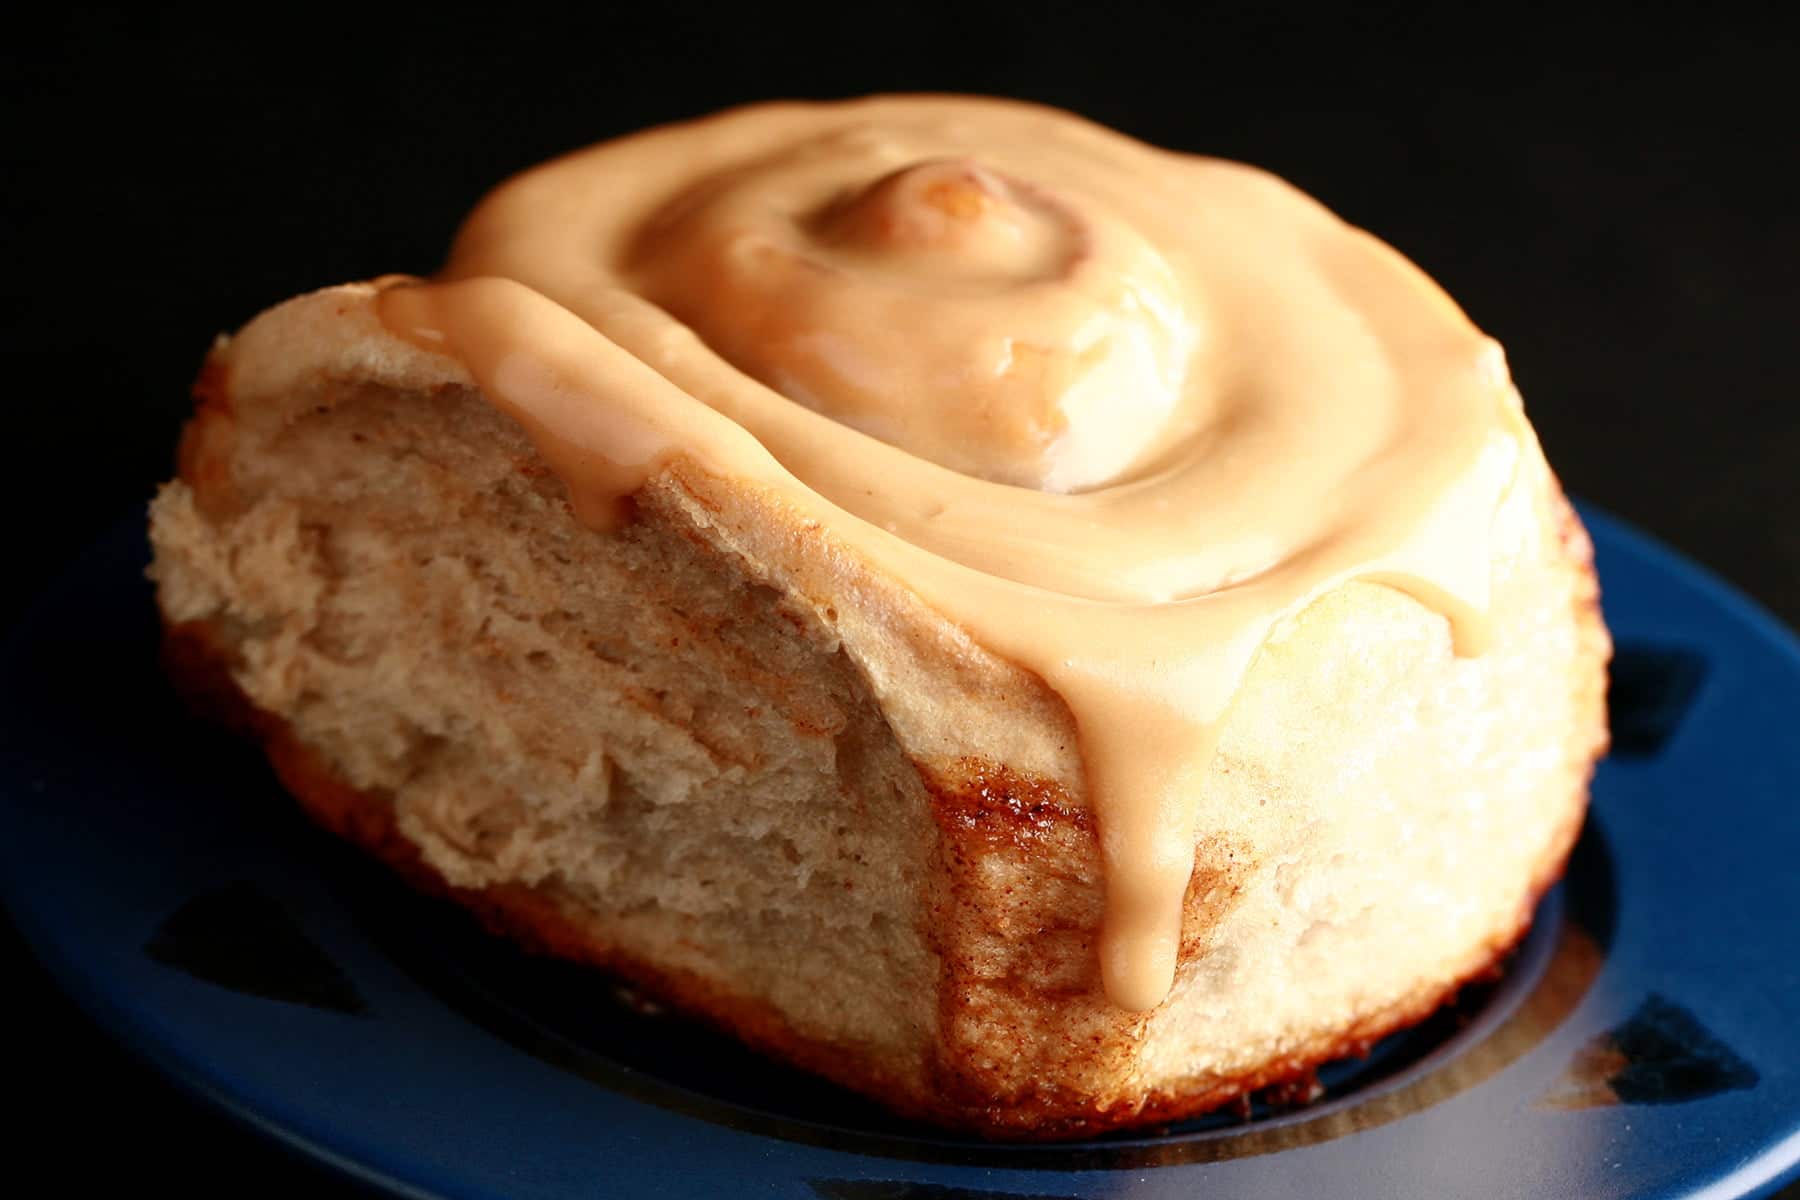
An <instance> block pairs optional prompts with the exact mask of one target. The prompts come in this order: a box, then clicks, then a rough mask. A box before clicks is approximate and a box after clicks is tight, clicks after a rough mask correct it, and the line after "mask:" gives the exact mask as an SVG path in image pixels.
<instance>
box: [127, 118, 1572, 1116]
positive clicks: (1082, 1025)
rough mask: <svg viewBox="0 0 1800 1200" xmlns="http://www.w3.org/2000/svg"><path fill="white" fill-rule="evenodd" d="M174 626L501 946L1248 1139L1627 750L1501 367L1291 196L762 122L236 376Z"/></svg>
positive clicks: (1521, 925) (1050, 142)
mask: <svg viewBox="0 0 1800 1200" xmlns="http://www.w3.org/2000/svg"><path fill="white" fill-rule="evenodd" d="M196 390H197V395H198V398H199V405H198V408H197V411H196V413H195V416H194V418H193V420H192V422H191V423H190V424H189V426H188V429H187V432H186V434H185V437H184V439H183V444H182V458H181V466H180V476H179V478H177V479H176V480H174V481H173V482H171V483H170V484H168V485H167V486H166V487H165V488H164V489H163V490H162V492H161V494H160V495H159V496H158V498H157V500H156V502H155V504H154V506H153V509H152V521H151V536H152V540H153V543H154V547H155V563H154V566H153V568H152V573H153V575H154V577H155V579H156V582H157V585H158V598H159V602H160V604H161V608H162V612H163V614H164V617H165V621H166V627H167V630H168V644H169V649H170V661H171V663H172V664H174V665H175V667H176V669H177V673H178V675H179V676H180V677H182V678H183V679H185V680H187V681H188V682H189V683H190V684H191V685H193V688H194V690H195V691H196V692H203V693H205V694H207V695H211V696H214V697H215V698H216V697H219V696H225V697H228V698H229V700H230V703H231V705H232V706H233V707H234V708H235V709H236V711H237V712H238V714H239V715H240V717H242V718H244V719H246V720H247V721H248V723H249V725H250V726H251V727H252V728H253V729H254V730H256V731H257V732H258V733H259V734H260V736H261V737H262V739H263V740H264V743H265V745H266V746H267V747H268V749H269V751H270V754H271V756H272V758H273V759H274V761H275V763H276V765H277V767H278V768H279V769H280V771H281V773H282V777H283V779H284V781H285V782H286V784H287V786H288V787H289V788H290V789H291V790H292V791H293V792H294V793H295V795H296V796H297V797H298V798H299V800H300V801H301V803H302V804H303V805H305V806H306V807H307V808H308V809H309V810H310V811H311V812H312V813H313V814H314V815H315V816H317V817H318V818H319V819H320V820H321V821H323V822H324V823H325V824H326V825H327V826H329V827H331V828H333V829H335V830H337V831H339V832H341V833H343V834H345V835H346V836H349V837H351V838H353V839H355V840H357V841H359V842H361V843H363V844H365V845H366V846H368V847H369V848H370V849H372V850H373V851H375V852H376V853H378V854H380V855H382V856H383V857H385V858H387V859H388V860H389V861H391V862H393V863H394V864H395V865H396V866H398V867H400V868H401V869H402V870H404V871H405V872H406V873H407V874H408V875H409V876H411V877H412V878H414V879H415V880H416V881H418V882H420V883H422V884H424V885H426V886H429V887H433V888H437V889H439V890H442V891H444V892H445V893H446V894H448V895H451V896H453V897H455V898H457V899H459V900H461V901H463V902H464V903H466V904H468V905H470V906H472V907H474V908H476V909H477V910H479V911H480V912H482V913H483V914H484V915H485V916H486V917H487V919H488V920H489V921H490V923H491V924H493V925H494V926H495V927H496V928H498V929H501V930H504V931H507V932H509V933H512V934H514V935H516V936H518V937H520V938H522V939H524V940H525V941H527V942H528V943H530V944H533V945H535V946H537V947H539V948H543V949H547V950H549V951H551V952H553V953H558V954H563V955H567V956H570V957H574V958H578V959H581V960H584V961H589V962H592V963H594V964H596V965H597V966H599V967H601V968H604V969H607V970H611V971H615V972H618V973H621V974H623V975H624V976H626V977H628V978H630V979H632V980H634V981H636V982H637V983H639V984H640V985H642V986H645V987H648V988H650V989H651V990H653V991H655V992H657V993H659V994H661V995H662V996H664V997H665V998H666V999H668V1000H669V1001H670V1002H672V1003H673V1004H675V1005H677V1006H679V1007H681V1008H684V1009H686V1010H688V1011H689V1012H691V1013H694V1014H696V1015H698V1016H700V1017H701V1018H704V1019H707V1020H710V1021H713V1022H715V1023H717V1024H719V1025H721V1026H723V1027H725V1028H726V1029H729V1030H731V1031H733V1032H735V1033H736V1034H738V1035H740V1036H741V1037H743V1038H744V1039H746V1040H747V1041H748V1042H750V1043H751V1044H753V1045H755V1046H758V1047H760V1048H762V1049H764V1050H766V1051H768V1052H770V1053H773V1054H775V1055H778V1056H781V1057H783V1058H786V1059H789V1060H791V1061H794V1062H797V1063H799V1064H801V1065H802V1066H805V1067H807V1068H809V1069H812V1070H815V1071H818V1072H820V1073H822V1074H824V1075H826V1076H829V1077H830V1078H832V1079H835V1080H837V1081H839V1082H841V1083H843V1084H845V1085H847V1086H849V1087H852V1088H855V1089H858V1090H860V1091H863V1092H865V1093H867V1094H869V1095H871V1096H873V1097H875V1098H876V1099H878V1100H880V1101H881V1102H883V1103H885V1104H887V1105H889V1106H891V1107H893V1108H895V1109H897V1110H898V1111H900V1112H902V1113H906V1114H909V1115H914V1116H917V1117H920V1118H923V1119H926V1120H930V1121H934V1122H938V1123H942V1124H946V1125H950V1126H953V1127H958V1128H965V1129H969V1130H972V1131H978V1132H980V1133H984V1134H988V1135H992V1136H1001V1137H1053V1136H1070V1135H1075V1134H1083V1133H1090V1132H1094V1131H1098V1130H1103V1129H1108V1128H1114V1127H1118V1126H1123V1125H1129V1124H1132V1123H1134V1122H1142V1121H1146V1120H1158V1121H1161V1120H1168V1119H1170V1118H1172V1117H1175V1116H1179V1115H1182V1114H1187V1113H1194V1112H1199V1111H1204V1110H1205V1109H1207V1108H1210V1107H1213V1106H1216V1105H1219V1104H1221V1103H1224V1102H1226V1101H1228V1100H1231V1099H1233V1098H1235V1097H1237V1096H1240V1095H1242V1094H1244V1093H1245V1092H1247V1091H1249V1090H1253V1089H1256V1088H1259V1087H1263V1086H1267V1085H1271V1084H1276V1083H1281V1082H1284V1081H1287V1080H1291V1079H1293V1078H1296V1077H1298V1076H1301V1075H1304V1074H1305V1073H1306V1072H1307V1071H1309V1070H1310V1069H1311V1068H1312V1067H1313V1066H1315V1065H1317V1064H1318V1063H1320V1062H1322V1061H1324V1060H1326V1059H1328V1058H1331V1057H1333V1056H1336V1055H1339V1054H1342V1053H1344V1052H1345V1051H1346V1050H1347V1049H1350V1048H1354V1047H1356V1046H1359V1045H1361V1044H1364V1043H1366V1042H1367V1041H1369V1040H1370V1039H1372V1038H1374V1037H1376V1036H1379V1035H1380V1034H1382V1033H1385V1032H1387V1031H1389V1030H1392V1029H1395V1028H1398V1027H1400V1026H1403V1025H1405V1024H1407V1023H1409V1022H1413V1021H1416V1020H1418V1019H1420V1018H1422V1017H1423V1016H1425V1015H1427V1014H1428V1013H1429V1012H1431V1011H1432V1010H1433V1009H1434V1008H1435V1007H1436V1006H1438V1005H1439V1004H1441V1003H1442V1002H1444V1001H1445V1000H1446V999H1447V998H1449V997H1450V996H1452V995H1453V994H1454V993H1455V991H1456V989H1457V987H1458V986H1459V985H1460V983H1461V982H1462V981H1464V980H1466V979H1468V978H1469V977H1471V976H1472V975H1475V974H1478V973H1480V972H1482V971H1484V970H1485V969H1486V968H1488V967H1489V966H1490V965H1491V964H1492V963H1493V962H1494V961H1495V960H1496V959H1497V958H1498V957H1499V956H1500V955H1502V954H1503V953H1504V952H1505V951H1506V950H1507V949H1508V948H1509V947H1510V946H1511V945H1512V944H1513V943H1514V942H1515V941H1516V939H1517V938H1518V937H1519V936H1520V934H1521V933H1522V932H1523V930H1524V929H1525V927H1526V925H1527V923H1528V922H1529V920H1530V914H1531V912H1532V909H1533V906H1534V904H1535V901H1536V898H1537V897H1538V895H1539V894H1540V893H1541V892H1542V891H1543V890H1544V889H1545V888H1546V887H1547V886H1549V884H1550V883H1551V882H1552V881H1553V880H1554V879H1555V878H1556V877H1557V875H1558V874H1559V873H1560V871H1561V869H1562V864H1563V861H1564V858H1565V856H1566V854H1567V852H1568V849H1569V846H1570V844H1571V842H1572V840H1573V838H1574V835H1575V832H1576V830H1577V828H1578V827H1579V825H1580V822H1581V817H1582V812H1583V808H1584V805H1585V800H1586V791H1587V782H1588V778H1589V774H1590V771H1591V767H1592V764H1593V762H1594V759H1595V757H1596V756H1597V755H1598V753H1599V752H1600V751H1601V750H1602V748H1603V744H1604V740H1605V722H1604V666H1605V661H1606V658H1607V654H1608V642H1607V637H1606V633H1605V630H1604V628H1603V626H1602V624H1601V622H1600V619H1599V615H1598V607H1597V603H1596V587H1595V581H1594V576H1593V572H1592V568H1591V562H1590V553H1589V548H1588V543H1587V540H1586V537H1585V535H1584V534H1583V531H1582V529H1581V526H1580V524H1579V522H1578V521H1577V519H1576V518H1575V516H1574V514H1573V512H1572V511H1571V510H1570V508H1569V507H1568V505H1567V503H1566V502H1565V501H1564V499H1563V497H1562V495H1561V492H1560V491H1559V489H1558V487H1557V484H1556V481H1555V478H1554V477H1553V475H1552V474H1551V472H1550V470H1549V468H1548V467H1547V465H1546V464H1545V461H1544V458H1543V454H1542V452H1541V450H1540V449H1539V447H1538V444H1537V442H1536V440H1535V438H1534V437H1533V434H1532V431H1531V427H1530V425H1529V424H1528V422H1527V420H1526V418H1525V415H1524V411H1523V408H1522V405H1521V402H1520V398H1519V394H1518V392H1517V390H1516V389H1515V388H1514V387H1513V385H1512V383H1511V381H1510V378H1509V375H1508V373H1507V369H1506V363H1505V358H1504V356H1503V354H1502V353H1501V351H1500V349H1499V347H1498V346H1497V345H1496V343H1495V342H1494V341H1493V340H1491V339H1490V338H1488V337H1486V336H1484V335H1483V334H1482V333H1481V332H1479V331H1478V330H1477V329H1476V328H1475V327H1474V326H1473V325H1471V324H1470V322H1469V321H1468V319H1467V318H1466V317H1464V316H1463V314H1462V313H1461V312H1460V311H1459V310H1458V309H1457V308H1456V306H1455V305H1454V304H1453V303H1452V302H1451V301H1450V300H1449V299H1448V298H1447V297H1446V296H1445V295H1444V294H1443V293H1442V292H1441V291H1439V290H1438V289H1437V288H1436V287H1435V286H1433V285H1432V283H1431V282H1430V281H1429V280H1428V279H1426V278H1425V276H1424V275H1423V274H1421V273H1420V272H1419V271H1418V270H1417V269H1416V268H1414V267H1413V266H1411V265H1410V264H1409V263H1407V262H1406V261H1405V260H1404V259H1402V258H1401V257H1400V256H1399V255H1398V254H1396V253H1395V252H1394V251H1393V250H1391V249H1389V248H1388V247H1386V246H1385V245H1383V244H1381V243H1380V242H1378V241H1377V240H1375V239H1374V238H1372V237H1370V236H1369V235H1367V234H1365V233H1362V232H1360V231H1358V230H1355V229H1353V228H1351V227H1349V226H1347V225H1346V224H1344V223H1343V222H1342V221H1341V220H1339V219H1338V218H1336V217H1335V216H1333V215H1332V214H1330V213H1329V212H1328V211H1326V210H1325V209H1324V208H1322V207H1321V206H1320V205H1319V204H1317V203H1316V202H1314V201H1313V200H1311V199H1308V198H1307V197H1305V196H1304V195H1302V194H1300V193H1299V192H1297V191H1296V190H1294V189H1293V188H1292V187H1290V186H1288V185H1286V184H1284V183H1282V182H1281V181H1279V180H1277V179H1275V178H1273V177H1271V176H1269V175H1267V174H1265V173H1263V172H1261V171H1258V170H1255V169H1253V168H1250V167H1246V166H1241V165H1238V164H1233V163H1227V162H1222V161H1218V160H1213V159H1206V158H1198V157H1193V156H1188V155H1180V154H1174V153H1170V152H1166V151H1162V150H1158V149H1154V148H1152V147H1149V146H1146V145H1143V144H1141V143H1139V142H1136V141H1133V140H1131V139H1129V138H1127V137H1124V136H1122V135H1120V134H1117V133H1114V132H1111V131H1108V130H1105V129H1103V128H1100V127H1098V126H1095V125H1092V124H1090V123H1088V122H1085V121H1083V120H1080V119H1079V118H1076V117H1073V116H1071V115H1068V114H1066V113H1062V112H1058V111H1054V110H1050V109H1045V108H1040V107H1036V106H1031V105H1026V104H1020V103H1013V102H1005V101H999V100H986V99H973V98H955V97H884V98H875V99H869V100H860V101H852V102H840V103H831V104H779V105H762V106H757V107H752V108H745V109H740V110H735V111H731V112H727V113H724V114H721V115H718V116H714V117H711V118H707V119H704V120H700V121H696V122H692V123H688V124H684V125H678V126H672V127H668V128H664V129H658V130H653V131H650V132H647V133H642V134H638V135H635V136H632V137H627V138H624V139H621V140H618V141H614V142H609V143H606V144H603V145H600V146H597V147H594V148H592V149H589V150H585V151H581V152H578V153H575V154H572V155H570V156H568V157H566V158H563V159H561V160H558V161H555V162H552V163H550V164H548V165H546V166H543V167H540V168H537V169H535V170H533V171H530V172H528V173H526V174H525V175H523V176H520V177H519V178H517V179H514V180H512V181H511V182H508V183H506V184H504V185H503V186H502V187H500V188H499V189H498V190H497V191H495V192H494V193H493V194H492V195H490V196H489V197H488V198H487V199H486V200H485V201H483V203H482V204H481V205H480V206H479V208H477V210H476V211H475V212H474V213H473V214H472V216H471V217H470V218H469V220H468V221H467V222H466V224H465V225H464V227H463V229H462V230H461V232H460V233H459V235H458V237H457V239H456V242H455V245H454V247H453V250H452V253H451V256H450V259H449V261H448V263H447V265H446V266H445V268H444V269H443V270H442V271H441V272H440V273H439V274H438V275H437V276H435V277H434V278H432V279H429V280H420V279H411V278H403V277H389V278H384V279H381V280H377V281H375V282H373V283H365V284H353V285H348V286H343V287H337V288H332V289H328V290H326V291H323V292H318V293H314V294H311V295H308V296H302V297H300V298H297V299H295V300H291V301H289V302H287V303H285V304H282V305H280V306H277V307H276V308H274V309H271V310H270V311H268V312H266V313H264V314H263V315H261V316H259V317H257V318H256V319H255V320H254V321H252V322H251V323H250V324H249V325H248V326H247V327H246V328H245V329H243V330H242V331H241V332H240V333H238V334H237V335H235V336H234V337H231V338H229V339H226V340H223V341H222V342H221V343H220V344H219V345H218V347H217V348H216V349H215V350H214V352H213V354H212V356H211V358H210V359H209V361H208V363H207V366H206V368H205V370H204V371H203V373H202V375H201V379H200V383H199V385H198V387H197V389H196Z"/></svg>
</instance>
